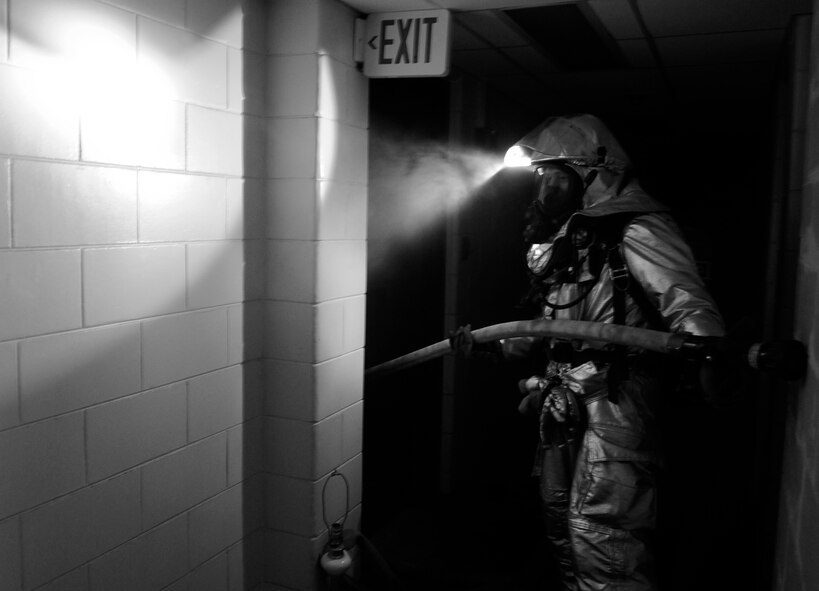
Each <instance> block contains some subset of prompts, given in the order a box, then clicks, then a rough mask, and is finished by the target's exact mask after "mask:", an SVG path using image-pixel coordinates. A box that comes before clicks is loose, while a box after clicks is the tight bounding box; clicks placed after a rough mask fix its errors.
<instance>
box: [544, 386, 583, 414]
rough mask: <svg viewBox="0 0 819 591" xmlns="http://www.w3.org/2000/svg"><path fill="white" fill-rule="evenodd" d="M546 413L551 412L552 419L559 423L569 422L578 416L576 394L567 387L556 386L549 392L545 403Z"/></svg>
mask: <svg viewBox="0 0 819 591" xmlns="http://www.w3.org/2000/svg"><path fill="white" fill-rule="evenodd" d="M543 408H544V412H545V411H549V413H551V415H552V418H554V420H556V421H557V422H558V423H565V422H566V421H567V420H569V419H571V418H574V417H576V416H577V414H578V411H577V399H576V398H575V396H574V392H572V391H571V390H569V389H568V388H567V387H565V386H555V387H554V388H552V389H551V390H550V391H549V395H548V396H546V400H544V401H543Z"/></svg>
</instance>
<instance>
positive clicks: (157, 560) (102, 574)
mask: <svg viewBox="0 0 819 591" xmlns="http://www.w3.org/2000/svg"><path fill="white" fill-rule="evenodd" d="M187 554H188V531H187V517H186V516H184V515H183V516H181V517H177V518H176V519H172V520H170V521H167V522H165V523H163V524H162V525H160V526H158V527H156V528H154V529H152V530H151V531H148V532H147V533H145V534H143V535H141V536H139V537H137V538H135V539H133V540H131V541H129V542H128V543H126V544H123V545H122V546H120V547H119V548H116V549H115V550H113V551H112V552H109V553H107V554H105V555H104V556H102V557H100V558H99V559H97V560H95V561H93V562H92V563H91V564H90V566H89V574H90V580H91V586H90V589H89V591H109V590H111V589H116V590H117V591H144V590H146V589H164V588H165V586H166V585H169V584H170V583H171V582H173V581H174V580H176V579H178V578H180V577H182V576H183V575H184V574H185V573H186V572H187V571H188V561H187Z"/></svg>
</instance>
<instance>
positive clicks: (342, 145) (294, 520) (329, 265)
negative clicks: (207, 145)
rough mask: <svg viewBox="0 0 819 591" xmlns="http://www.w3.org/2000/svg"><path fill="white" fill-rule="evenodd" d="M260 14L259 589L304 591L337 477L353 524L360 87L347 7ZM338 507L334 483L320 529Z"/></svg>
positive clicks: (314, 0) (317, 1) (360, 250)
mask: <svg viewBox="0 0 819 591" xmlns="http://www.w3.org/2000/svg"><path fill="white" fill-rule="evenodd" d="M270 11H271V12H270V20H269V24H270V28H269V31H268V34H267V39H268V49H269V52H270V56H269V59H268V64H267V65H268V74H269V75H268V80H269V84H268V91H267V102H268V113H269V115H270V119H269V121H268V126H267V132H268V133H267V139H268V142H267V149H268V160H267V162H268V169H267V174H268V177H269V178H268V181H267V187H268V192H267V194H268V223H267V234H266V237H267V257H268V269H267V278H268V279H267V285H266V287H267V289H266V292H265V293H266V298H267V299H266V302H267V311H268V316H267V324H266V331H267V332H266V335H267V338H266V339H265V356H264V357H265V368H266V376H267V396H266V397H265V407H264V413H265V449H266V451H267V455H266V461H265V478H266V480H265V481H266V484H267V487H266V493H267V494H266V497H265V501H266V502H265V507H266V519H267V521H266V523H267V526H268V528H267V537H266V542H267V543H266V549H265V561H264V562H265V567H266V568H265V579H266V580H267V581H268V582H269V583H270V584H271V585H273V587H272V588H273V589H276V590H279V589H314V588H317V586H319V585H320V582H321V581H320V579H321V577H320V576H318V575H317V572H316V564H317V561H318V557H319V555H320V553H321V549H322V545H323V544H324V543H325V542H326V531H325V529H326V528H325V524H324V520H323V504H322V500H323V499H322V489H323V488H324V484H325V482H326V481H327V479H328V478H329V477H330V474H332V471H333V470H334V469H338V470H339V471H340V472H341V473H343V474H344V475H345V476H346V478H347V480H348V481H349V484H350V491H349V499H347V500H348V501H349V508H350V514H349V517H348V521H347V523H346V527H348V528H354V527H356V525H357V523H358V521H359V515H360V503H361V453H362V440H361V435H362V419H363V401H362V391H363V369H364V349H363V347H364V318H365V295H364V294H365V291H366V227H367V220H366V209H367V208H366V205H367V202H366V200H367V191H366V179H367V130H366V128H367V117H368V114H367V113H368V102H367V88H368V87H367V81H366V79H365V78H364V77H363V76H362V74H361V73H360V72H359V71H358V70H357V69H356V67H355V64H354V62H353V52H352V49H353V26H354V21H355V14H354V13H353V12H352V11H350V10H349V9H348V8H347V7H345V6H344V5H343V4H340V3H338V2H335V1H334V0H275V1H273V2H271V3H270ZM346 497H347V495H346V494H345V490H344V487H343V483H342V480H341V478H333V479H332V481H331V482H330V483H329V485H328V486H327V496H326V497H325V499H324V501H325V503H326V517H327V520H328V521H330V522H332V521H334V520H335V519H338V518H339V517H340V516H342V515H343V514H344V512H345V507H344V505H345V499H346Z"/></svg>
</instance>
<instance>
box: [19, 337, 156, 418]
mask: <svg viewBox="0 0 819 591" xmlns="http://www.w3.org/2000/svg"><path fill="white" fill-rule="evenodd" d="M20 383H21V388H20V398H21V412H22V418H23V421H33V420H37V419H42V418H46V417H49V416H52V415H56V414H59V413H63V412H67V411H71V410H75V409H79V408H84V407H86V406H89V405H92V404H97V403H100V402H105V401H107V400H112V399H114V398H118V397H120V396H124V395H126V394H132V393H135V392H138V391H139V390H140V388H141V382H140V337H139V325H137V324H118V325H115V326H107V327H103V328H95V329H91V330H82V331H74V332H67V333H61V334H55V335H48V336H43V337H38V338H33V339H29V340H25V341H23V342H22V343H20Z"/></svg>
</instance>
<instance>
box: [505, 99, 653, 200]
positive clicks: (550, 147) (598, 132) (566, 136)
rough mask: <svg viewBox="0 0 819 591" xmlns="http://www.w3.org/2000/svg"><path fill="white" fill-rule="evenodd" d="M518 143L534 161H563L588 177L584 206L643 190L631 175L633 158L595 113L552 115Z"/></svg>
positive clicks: (581, 174) (586, 178)
mask: <svg viewBox="0 0 819 591" xmlns="http://www.w3.org/2000/svg"><path fill="white" fill-rule="evenodd" d="M515 146H518V147H520V148H521V149H522V150H523V151H524V152H526V153H527V154H528V157H529V158H530V159H531V163H532V164H533V165H538V164H542V163H545V162H562V163H566V164H567V165H568V166H570V167H572V168H574V169H575V170H577V172H578V174H580V176H581V178H583V179H584V185H585V189H584V195H583V203H582V209H583V210H586V209H589V208H592V207H596V206H598V205H600V204H602V203H604V202H608V201H610V200H612V199H616V198H620V197H622V196H624V195H626V194H629V193H635V192H642V189H641V188H640V186H639V184H638V183H637V181H636V180H635V179H634V178H632V176H631V167H632V165H631V159H630V158H629V156H628V154H626V152H625V150H623V147H622V146H621V145H620V142H618V141H617V139H615V137H614V135H613V134H612V133H611V131H610V130H609V128H608V127H606V125H605V124H604V123H603V122H602V121H600V119H598V118H597V117H595V116H594V115H588V114H581V115H569V116H565V117H550V118H549V119H546V121H544V122H543V123H541V124H540V125H539V126H538V127H536V128H535V129H534V130H532V131H531V132H530V133H529V134H527V135H526V136H525V137H524V138H522V139H521V140H520V141H518V142H517V143H516V144H515Z"/></svg>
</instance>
